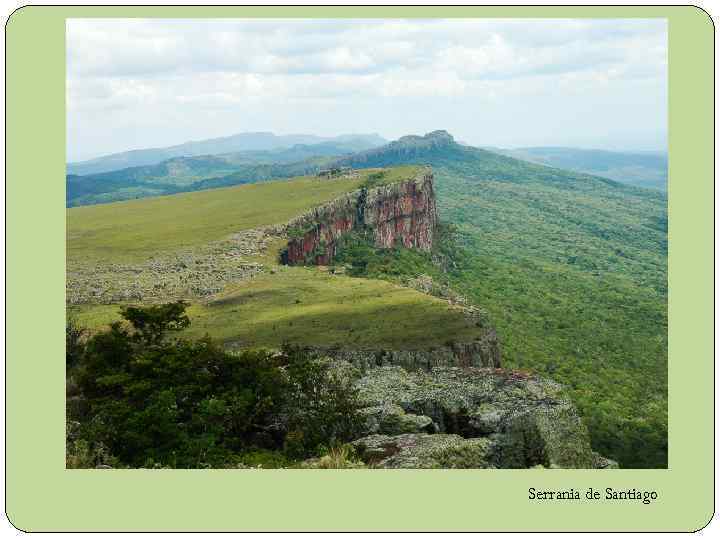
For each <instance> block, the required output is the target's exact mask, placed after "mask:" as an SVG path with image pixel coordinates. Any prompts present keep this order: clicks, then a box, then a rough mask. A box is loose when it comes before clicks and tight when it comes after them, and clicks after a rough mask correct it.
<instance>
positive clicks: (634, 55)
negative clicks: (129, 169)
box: [67, 19, 667, 161]
mask: <svg viewBox="0 0 720 540" xmlns="http://www.w3.org/2000/svg"><path fill="white" fill-rule="evenodd" d="M67 120H68V122H67V135H68V148H67V155H68V159H69V160H71V161H73V160H78V159H87V158H91V157H95V156H98V155H101V154H106V153H111V152H118V151H123V150H129V149H134V148H147V147H154V146H168V145H172V144H178V143H181V142H185V141H187V140H196V139H205V138H210V137H219V136H224V135H230V134H233V133H239V132H244V131H272V132H274V133H277V134H290V133H313V134H317V135H328V136H329V135H337V134H342V133H379V134H380V135H382V136H384V137H385V138H388V139H395V138H397V137H400V136H402V135H406V134H410V133H416V134H423V133H426V132H428V131H432V130H435V129H446V130H448V131H449V132H450V133H452V134H453V135H454V136H455V137H456V138H457V139H459V140H461V141H463V142H466V143H469V144H474V145H486V146H503V147H519V146H541V145H554V146H559V145H562V146H578V147H586V148H608V149H628V150H629V149H633V150H654V149H664V148H665V145H666V139H667V126H666V124H667V24H666V22H665V20H661V19H655V20H642V19H635V20H631V19H623V20H619V19H615V20H609V19H606V20H600V19H597V20H587V19H586V20H570V19H566V20H558V19H556V20H550V19H544V20H541V19H525V20H520V19H516V20H502V19H454V20H439V19H438V20H417V19H416V20H395V19H375V20H352V19H343V20H310V19H307V20H303V19H295V20H292V19H285V20H283V19H274V20H270V19H266V20H260V19H255V20H252V19H225V20H209V19H185V20H158V19H71V20H69V21H68V22H67Z"/></svg>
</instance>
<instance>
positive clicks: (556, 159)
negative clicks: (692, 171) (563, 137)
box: [488, 146, 668, 191]
mask: <svg viewBox="0 0 720 540" xmlns="http://www.w3.org/2000/svg"><path fill="white" fill-rule="evenodd" d="M488 150H492V151H494V152H499V153H501V154H505V155H507V156H511V157H514V158H517V159H523V160H525V161H530V162H533V163H540V164H541V165H547V166H549V167H557V168H559V169H568V170H571V171H578V172H585V173H588V174H595V175H598V176H604V177H605V178H610V179H612V180H617V181H618V182H622V183H624V184H632V185H635V186H640V187H645V188H654V189H660V190H662V191H667V182H668V157H667V153H664V152H610V151H608V150H586V149H581V148H565V147H559V146H540V147H532V148H514V149H504V148H488Z"/></svg>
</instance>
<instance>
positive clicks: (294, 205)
mask: <svg viewBox="0 0 720 540" xmlns="http://www.w3.org/2000/svg"><path fill="white" fill-rule="evenodd" d="M361 183H362V179H339V180H332V181H323V180H318V179H317V178H314V177H308V178H301V179H296V180H294V181H292V182H268V183H264V184H252V185H244V186H236V187H232V188H224V189H217V190H208V191H202V192H197V193H184V194H178V195H171V196H168V197H157V198H149V199H142V200H137V201H127V202H118V203H112V204H107V205H95V206H84V207H79V208H71V209H69V210H67V225H68V227H67V240H68V243H67V248H68V257H69V258H71V259H76V260H91V261H92V260H105V261H108V260H110V261H118V262H122V261H126V260H140V259H144V258H147V257H150V256H152V255H155V254H157V253H158V252H166V251H172V250H174V249H182V248H188V247H193V246H196V245H201V244H205V243H207V242H210V241H213V240H219V239H221V238H223V237H224V236H227V235H229V234H231V233H233V232H237V231H241V230H245V229H251V228H255V227H259V226H263V225H272V224H276V223H277V224H279V223H284V222H286V221H288V220H289V219H291V218H292V217H294V216H296V215H298V214H301V213H302V212H304V211H306V210H308V209H309V208H312V207H314V206H317V205H319V204H322V203H324V202H326V201H329V200H332V199H334V198H336V197H338V196H339V195H341V194H342V193H345V192H346V191H348V190H352V189H356V188H357V187H358V186H360V184H361Z"/></svg>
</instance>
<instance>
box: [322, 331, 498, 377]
mask: <svg viewBox="0 0 720 540" xmlns="http://www.w3.org/2000/svg"><path fill="white" fill-rule="evenodd" d="M478 333H481V334H482V336H481V337H478V338H477V339H476V340H475V341H471V342H467V343H451V344H448V345H442V346H438V347H434V348H432V349H427V350H389V349H353V350H349V349H320V348H315V349H314V350H315V351H316V352H319V353H322V354H325V355H327V356H330V357H332V358H335V359H337V360H341V361H345V362H348V363H350V364H352V365H353V366H355V367H356V368H358V369H361V370H368V369H372V368H376V367H383V366H400V367H403V368H405V369H409V370H416V369H423V370H428V371H429V370H431V369H432V368H435V367H500V346H499V344H498V340H497V334H496V333H495V330H494V329H492V328H490V327H487V328H484V329H478Z"/></svg>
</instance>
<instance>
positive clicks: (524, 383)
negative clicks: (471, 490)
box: [356, 366, 604, 468]
mask: <svg viewBox="0 0 720 540" xmlns="http://www.w3.org/2000/svg"><path fill="white" fill-rule="evenodd" d="M356 385H357V388H358V390H359V396H360V400H361V402H362V403H363V405H364V406H365V407H366V409H365V411H366V415H367V417H368V418H369V420H368V422H369V432H370V433H375V434H376V435H371V436H370V438H368V437H365V438H363V439H361V440H360V441H356V443H357V445H359V448H364V450H363V452H364V454H366V455H369V456H372V455H374V454H373V453H378V452H380V454H382V453H383V452H385V451H388V449H391V448H393V444H396V445H400V446H399V448H400V449H401V450H402V449H403V448H405V447H408V449H410V448H416V447H417V445H418V444H420V443H422V445H421V446H422V448H425V447H427V448H435V447H436V444H435V442H433V441H445V444H446V446H447V445H450V446H452V447H453V448H456V447H457V445H460V446H459V447H457V448H456V451H457V452H460V449H462V452H465V451H466V450H467V447H466V446H464V445H465V443H461V441H463V440H464V441H475V442H473V443H468V444H471V446H472V445H477V444H479V443H478V442H477V441H479V440H482V441H484V442H483V444H482V446H483V457H482V460H486V461H487V463H486V465H487V466H494V467H499V468H528V467H533V466H537V465H542V466H544V467H559V468H593V467H594V466H596V465H598V464H600V463H604V462H602V461H601V460H599V459H598V458H595V457H593V452H592V449H591V447H590V439H589V436H588V432H587V429H586V428H585V426H584V424H583V423H582V421H581V419H580V417H579V416H578V414H577V412H576V410H575V408H574V407H573V405H572V403H571V402H570V400H569V398H568V397H567V395H566V394H565V392H564V391H563V389H562V387H561V386H560V385H558V384H557V383H555V382H553V381H550V380H547V379H543V378H540V377H537V376H533V375H530V374H527V373H525V372H521V371H513V370H503V369H490V368H474V367H467V368H457V367H437V368H434V369H432V370H431V371H429V372H427V371H415V372H408V371H406V370H405V369H403V368H401V367H398V366H385V367H379V368H375V369H371V370H368V371H367V372H366V373H365V375H364V376H363V377H362V378H361V379H359V380H358V382H357V383H356ZM426 418H427V419H430V420H431V422H432V425H430V424H426V422H427V420H425V419H426ZM420 419H422V420H420ZM406 426H407V427H408V428H409V429H407V430H406V431H404V433H405V434H410V435H413V436H412V437H409V438H407V439H406V438H403V437H404V435H399V433H398V431H400V430H404V429H406ZM419 431H427V432H430V433H432V432H435V435H432V436H431V435H430V433H428V434H427V435H428V436H430V437H434V436H438V437H437V438H434V439H433V438H427V437H426V436H425V434H419V433H417V432H419ZM415 435H417V436H415ZM440 435H445V436H449V435H452V437H450V438H448V437H440ZM372 437H375V438H372ZM383 437H384V438H383ZM393 437H395V438H393ZM398 437H399V438H398ZM437 444H439V443H437ZM428 445H429V446H428ZM472 447H473V448H475V446H472ZM380 449H384V450H382V451H381V450H380ZM409 451H410V450H408V452H409ZM429 451H430V450H428V452H429ZM423 452H424V450H423ZM393 455H394V454H393ZM408 455H410V454H408V453H407V452H405V453H403V454H402V459H401V458H400V457H398V459H396V460H391V461H388V462H387V463H385V464H383V465H382V466H392V465H398V466H399V465H402V464H410V463H412V462H413V460H412V459H405V457H406V456H408ZM412 455H413V456H414V455H415V454H412ZM422 455H423V456H425V455H426V453H423V454H422ZM427 455H429V454H427ZM433 455H434V454H433ZM387 457H389V456H386V458H387ZM383 459H385V458H383ZM418 459H419V458H418ZM423 459H424V458H423ZM428 459H430V458H428ZM432 459H434V458H432ZM432 459H431V461H432ZM473 459H475V458H472V459H470V460H469V461H468V462H467V463H479V461H477V460H475V461H473ZM478 459H479V458H478ZM603 459H604V458H603ZM460 461H461V460H460ZM420 462H422V463H425V462H424V461H423V460H422V459H420V460H419V461H418V463H420ZM483 463H485V461H483ZM403 466H404V465H403ZM418 466H420V465H418ZM422 466H425V465H422ZM473 466H475V465H473ZM478 466H479V465H478Z"/></svg>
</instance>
